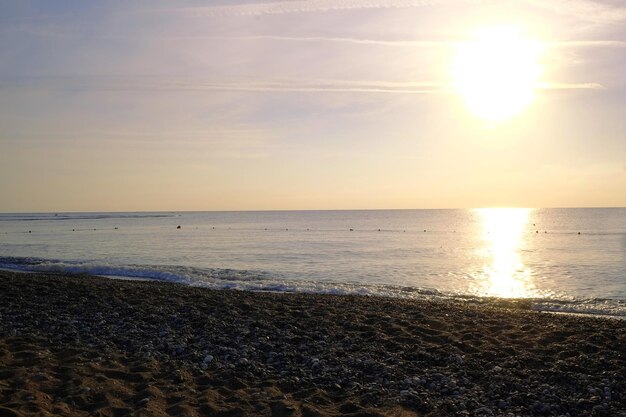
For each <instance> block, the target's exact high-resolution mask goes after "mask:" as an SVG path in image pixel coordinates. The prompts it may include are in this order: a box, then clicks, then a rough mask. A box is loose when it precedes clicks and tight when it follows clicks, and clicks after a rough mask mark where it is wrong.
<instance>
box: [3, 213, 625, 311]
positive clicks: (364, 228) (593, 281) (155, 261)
mask: <svg viewBox="0 0 626 417" xmlns="http://www.w3.org/2000/svg"><path fill="white" fill-rule="evenodd" d="M178 225H180V226H181V228H180V229H177V226H178ZM0 267H2V268H10V269H18V270H35V271H37V270H40V271H50V270H53V271H54V270H58V271H70V272H88V273H92V274H98V275H112V276H126V277H143V278H150V279H159V280H168V281H175V282H182V283H187V284H190V285H201V286H207V287H212V288H238V289H246V290H272V291H311V292H326V293H357V294H377V295H391V296H401V297H449V296H463V297H512V298H529V299H531V300H532V301H533V303H534V306H535V308H538V309H542V310H555V311H572V312H582V313H592V314H611V315H622V316H626V209H622V208H615V209H537V210H533V209H477V210H371V211H275V212H181V213H59V214H54V213H51V214H30V215H29V214H4V215H0Z"/></svg>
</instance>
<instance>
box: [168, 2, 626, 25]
mask: <svg viewBox="0 0 626 417" xmlns="http://www.w3.org/2000/svg"><path fill="white" fill-rule="evenodd" d="M523 1H524V2H525V3H526V4H530V5H531V6H535V7H540V8H544V9H548V10H551V11H553V12H555V13H558V14H562V15H569V16H573V17H576V18H578V19H581V20H586V21H597V22H623V21H625V20H626V8H625V7H619V6H612V5H609V4H606V3H602V2H599V1H594V0H550V1H546V0H523ZM485 2H490V1H489V0H484V1H480V0H474V1H472V0H287V1H273V2H260V3H241V4H229V5H211V6H199V7H178V8H168V9H161V11H164V12H167V13H185V14H188V15H191V16H196V17H224V16H260V15H276V14H288V13H307V12H327V11H335V10H355V9H381V8H386V9H392V8H393V9H396V8H414V7H427V6H436V5H441V4H455V3H469V4H471V5H476V4H478V3H485ZM496 3H497V2H496Z"/></svg>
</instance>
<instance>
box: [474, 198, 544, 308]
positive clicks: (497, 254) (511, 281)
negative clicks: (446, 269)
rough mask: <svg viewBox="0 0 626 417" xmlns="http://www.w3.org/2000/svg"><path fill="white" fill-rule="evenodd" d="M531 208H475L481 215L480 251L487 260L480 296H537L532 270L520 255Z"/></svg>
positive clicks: (478, 290)
mask: <svg viewBox="0 0 626 417" xmlns="http://www.w3.org/2000/svg"><path fill="white" fill-rule="evenodd" d="M531 211H532V210H531V209H525V208H487V209H476V212H477V213H478V215H479V216H480V220H481V227H482V232H483V241H484V243H485V247H484V248H483V249H482V250H481V251H480V253H481V254H482V256H484V257H485V258H486V259H485V265H484V266H483V274H482V276H481V281H482V282H480V284H479V285H478V288H477V289H476V292H478V293H479V294H480V295H485V296H493V297H505V298H524V297H530V296H533V295H535V293H536V291H535V288H534V286H533V283H532V277H531V274H530V269H529V268H527V267H526V266H525V265H524V264H523V262H522V259H521V257H520V250H521V248H522V247H523V245H524V232H525V230H526V227H527V225H528V221H529V217H530V213H531Z"/></svg>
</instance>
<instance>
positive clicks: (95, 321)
mask: <svg viewBox="0 0 626 417" xmlns="http://www.w3.org/2000/svg"><path fill="white" fill-rule="evenodd" d="M20 415H23V416H26V415H35V416H49V415H61V416H69V415H76V416H88V415H96V416H98V415H99V416H125V415H142V416H149V415H153V416H165V415H173V416H200V415H207V416H213V415H216V416H241V415H267V416H296V417H297V416H304V417H309V416H325V415H348V416H353V417H356V416H361V417H366V416H370V417H373V416H379V415H386V416H412V415H426V416H429V415H433V416H439V415H443V416H445V415H450V416H454V415H467V416H474V415H511V416H517V415H569V416H626V324H625V323H624V322H623V321H618V320H610V319H600V318H589V317H575V316H564V315H554V314H548V313H537V312H532V311H527V310H525V309H524V303H523V302H519V303H518V302H507V303H504V302H503V303H500V304H482V305H478V304H468V303H466V302H461V301H458V302H456V301H451V302H429V301H407V300H398V299H389V298H377V297H357V296H330V295H312V294H275V293H251V292H240V291H213V290H207V289H200V288H191V287H186V286H183V285H175V284H166V283H157V282H132V281H117V280H110V279H104V278H95V277H86V276H61V275H49V274H48V275H44V274H40V275H30V274H15V273H9V272H0V417H6V416H20Z"/></svg>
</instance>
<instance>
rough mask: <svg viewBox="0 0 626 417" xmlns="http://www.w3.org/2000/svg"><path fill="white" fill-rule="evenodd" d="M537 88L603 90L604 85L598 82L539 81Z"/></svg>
mask: <svg viewBox="0 0 626 417" xmlns="http://www.w3.org/2000/svg"><path fill="white" fill-rule="evenodd" d="M539 88H540V89H543V90H603V89H604V86H603V85H602V84H599V83H541V84H539Z"/></svg>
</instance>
